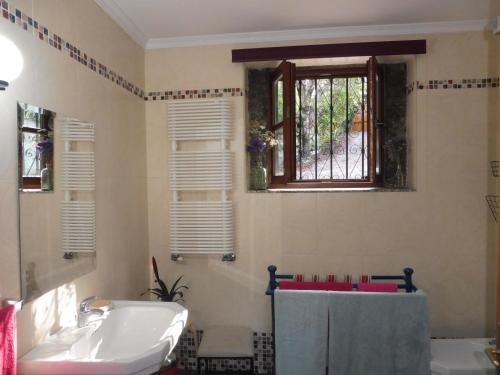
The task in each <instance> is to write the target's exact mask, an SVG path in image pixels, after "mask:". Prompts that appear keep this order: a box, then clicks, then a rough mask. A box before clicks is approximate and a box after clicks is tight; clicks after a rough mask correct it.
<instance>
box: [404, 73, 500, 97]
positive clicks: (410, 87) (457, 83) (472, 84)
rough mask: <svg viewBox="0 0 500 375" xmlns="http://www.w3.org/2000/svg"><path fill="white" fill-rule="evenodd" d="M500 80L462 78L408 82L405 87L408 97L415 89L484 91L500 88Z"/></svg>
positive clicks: (496, 78)
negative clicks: (485, 89)
mask: <svg viewBox="0 0 500 375" xmlns="http://www.w3.org/2000/svg"><path fill="white" fill-rule="evenodd" d="M499 81H500V79H499V78H498V77H495V78H469V79H467V78H464V79H443V80H436V79H434V80H429V81H416V82H410V83H409V84H407V85H406V93H407V94H408V95H410V94H411V93H412V92H413V91H414V90H415V88H417V89H418V90H438V89H439V90H450V89H455V90H459V89H484V88H497V87H499V86H500V82H499Z"/></svg>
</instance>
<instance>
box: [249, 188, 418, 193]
mask: <svg viewBox="0 0 500 375" xmlns="http://www.w3.org/2000/svg"><path fill="white" fill-rule="evenodd" d="M413 192H416V190H415V189H412V188H385V187H370V188H315V189H267V190H248V193H413Z"/></svg>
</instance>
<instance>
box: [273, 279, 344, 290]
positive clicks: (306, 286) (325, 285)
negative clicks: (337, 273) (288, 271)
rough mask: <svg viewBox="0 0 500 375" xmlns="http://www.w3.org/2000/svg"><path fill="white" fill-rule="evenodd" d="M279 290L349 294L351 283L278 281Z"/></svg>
mask: <svg viewBox="0 0 500 375" xmlns="http://www.w3.org/2000/svg"><path fill="white" fill-rule="evenodd" d="M280 289H282V290H329V291H337V292H350V291H351V290H352V284H351V283H337V282H315V281H302V282H297V281H280Z"/></svg>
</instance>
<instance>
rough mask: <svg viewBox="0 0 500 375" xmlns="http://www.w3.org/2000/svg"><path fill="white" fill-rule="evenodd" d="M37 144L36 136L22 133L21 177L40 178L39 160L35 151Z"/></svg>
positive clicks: (38, 137)
mask: <svg viewBox="0 0 500 375" xmlns="http://www.w3.org/2000/svg"><path fill="white" fill-rule="evenodd" d="M38 142H40V136H39V135H38V134H36V133H23V159H22V160H23V177H40V170H41V168H40V158H39V153H38V152H37V149H36V147H37V145H38Z"/></svg>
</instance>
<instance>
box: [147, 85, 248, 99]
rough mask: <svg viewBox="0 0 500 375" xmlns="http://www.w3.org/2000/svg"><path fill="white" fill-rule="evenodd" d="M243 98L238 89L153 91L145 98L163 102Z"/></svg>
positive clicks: (240, 90) (241, 91) (241, 92)
mask: <svg viewBox="0 0 500 375" xmlns="http://www.w3.org/2000/svg"><path fill="white" fill-rule="evenodd" d="M232 96H243V90H242V89H240V88H239V87H236V88H234V87H233V88H222V89H196V90H173V91H152V92H148V95H147V96H146V97H145V98H144V100H146V101H162V100H182V99H200V98H221V97H232Z"/></svg>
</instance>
